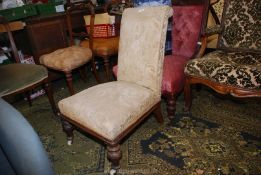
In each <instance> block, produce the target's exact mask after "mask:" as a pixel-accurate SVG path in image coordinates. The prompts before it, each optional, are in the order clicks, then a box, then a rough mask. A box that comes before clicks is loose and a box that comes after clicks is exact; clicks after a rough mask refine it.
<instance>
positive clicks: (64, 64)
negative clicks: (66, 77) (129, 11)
mask: <svg viewBox="0 0 261 175" xmlns="http://www.w3.org/2000/svg"><path fill="white" fill-rule="evenodd" d="M91 58H92V51H91V50H90V49H89V48H84V47H79V46H71V47H67V48H63V49H58V50H56V51H54V52H52V53H49V54H45V55H42V56H41V57H40V59H39V60H40V63H41V64H43V65H45V66H46V67H49V68H51V69H55V70H60V71H71V70H73V69H75V68H77V67H80V66H82V65H83V64H85V63H87V62H89V61H90V60H91Z"/></svg>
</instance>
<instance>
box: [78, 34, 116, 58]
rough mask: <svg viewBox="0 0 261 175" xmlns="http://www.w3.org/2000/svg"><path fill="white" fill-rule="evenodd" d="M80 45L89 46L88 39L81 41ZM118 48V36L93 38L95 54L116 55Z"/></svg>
mask: <svg viewBox="0 0 261 175" xmlns="http://www.w3.org/2000/svg"><path fill="white" fill-rule="evenodd" d="M80 46H82V47H86V48H89V41H88V40H84V41H82V42H81V43H80ZM118 50H119V37H113V38H94V39H93V52H94V54H95V55H97V56H107V55H109V56H110V55H116V54H118Z"/></svg>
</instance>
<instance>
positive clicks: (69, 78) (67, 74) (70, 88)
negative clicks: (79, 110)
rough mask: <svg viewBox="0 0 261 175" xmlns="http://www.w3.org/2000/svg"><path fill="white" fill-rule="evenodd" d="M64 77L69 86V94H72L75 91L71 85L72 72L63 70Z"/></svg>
mask: <svg viewBox="0 0 261 175" xmlns="http://www.w3.org/2000/svg"><path fill="white" fill-rule="evenodd" d="M65 77H66V82H67V86H68V88H69V92H70V94H71V95H74V94H75V92H74V89H73V85H72V72H71V71H68V72H65Z"/></svg>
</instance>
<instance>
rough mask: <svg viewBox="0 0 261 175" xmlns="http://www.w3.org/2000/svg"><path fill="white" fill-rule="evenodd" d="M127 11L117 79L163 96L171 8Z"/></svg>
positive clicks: (161, 7) (122, 28) (122, 29)
mask: <svg viewBox="0 0 261 175" xmlns="http://www.w3.org/2000/svg"><path fill="white" fill-rule="evenodd" d="M130 11H132V13H130ZM124 12H126V13H124V14H123V16H122V23H121V37H120V45H119V54H118V58H119V60H118V66H119V70H118V77H117V78H118V80H124V81H129V82H133V83H136V84H138V85H141V86H144V87H148V88H150V89H152V90H153V91H155V93H156V94H157V95H158V98H159V99H160V96H161V82H162V66H163V63H162V62H163V57H164V47H165V40H166V27H167V24H168V20H167V19H168V17H170V16H171V15H172V14H173V12H172V8H171V7H169V6H159V7H146V8H144V7H139V8H134V9H132V8H128V9H126V10H125V11H124Z"/></svg>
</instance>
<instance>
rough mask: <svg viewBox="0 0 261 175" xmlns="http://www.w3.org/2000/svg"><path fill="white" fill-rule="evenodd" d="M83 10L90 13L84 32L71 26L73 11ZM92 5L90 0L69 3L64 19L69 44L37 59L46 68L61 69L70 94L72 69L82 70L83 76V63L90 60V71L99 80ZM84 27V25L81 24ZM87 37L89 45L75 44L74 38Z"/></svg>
mask: <svg viewBox="0 0 261 175" xmlns="http://www.w3.org/2000/svg"><path fill="white" fill-rule="evenodd" d="M79 10H82V11H85V12H86V13H88V14H90V15H91V20H90V21H91V24H90V32H89V33H86V32H83V31H82V30H80V31H78V28H77V29H75V28H73V22H74V21H73V12H75V11H79ZM94 17H95V13H94V7H93V5H92V3H91V2H90V1H85V2H80V3H70V4H68V6H67V9H66V21H67V28H68V32H69V40H70V46H68V47H65V48H62V49H58V50H56V51H54V52H51V53H48V54H44V55H42V56H41V57H40V58H39V60H40V63H41V64H42V65H44V66H46V67H47V68H48V69H51V70H55V71H61V72H63V73H64V74H65V77H66V82H67V86H68V88H69V92H70V94H71V95H73V94H75V91H74V88H73V84H72V71H73V70H75V69H79V68H81V69H80V70H81V71H82V72H81V73H82V74H81V75H83V76H84V73H85V71H84V69H85V67H84V66H85V65H86V64H87V63H88V62H91V66H92V72H93V73H94V76H95V78H96V80H97V82H100V80H99V77H98V74H97V71H96V68H95V63H94V58H93V52H92V50H93V40H92V33H93V26H94ZM83 25H84V23H83ZM83 27H84V26H83ZM87 37H88V38H89V42H90V47H89V48H85V47H81V46H78V45H76V44H75V39H80V40H82V39H85V38H87Z"/></svg>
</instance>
